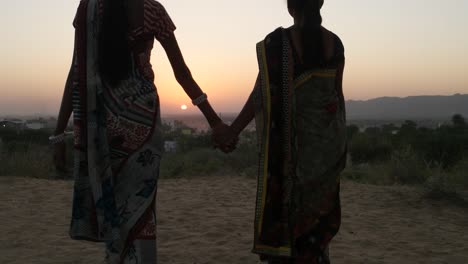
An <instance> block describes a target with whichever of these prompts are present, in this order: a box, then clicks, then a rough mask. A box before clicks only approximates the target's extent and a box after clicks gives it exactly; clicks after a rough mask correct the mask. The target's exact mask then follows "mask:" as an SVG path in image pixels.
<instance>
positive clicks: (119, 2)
mask: <svg viewBox="0 0 468 264" xmlns="http://www.w3.org/2000/svg"><path fill="white" fill-rule="evenodd" d="M103 4H104V6H103V15H102V24H101V25H102V28H101V33H100V36H99V58H98V64H99V71H100V73H101V74H102V75H103V77H104V78H105V79H106V80H107V81H108V82H110V83H111V84H116V83H118V82H119V81H121V80H123V79H125V78H126V77H127V75H128V74H129V72H130V67H131V58H130V48H129V43H128V38H127V36H128V28H129V26H128V24H129V23H128V11H127V7H126V5H125V1H124V0H104V2H103Z"/></svg>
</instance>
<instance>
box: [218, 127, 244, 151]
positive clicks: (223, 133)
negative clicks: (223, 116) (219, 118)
mask: <svg viewBox="0 0 468 264" xmlns="http://www.w3.org/2000/svg"><path fill="white" fill-rule="evenodd" d="M212 129H213V131H212V133H213V134H212V136H211V140H212V141H213V146H214V147H215V148H219V149H220V150H221V151H222V152H224V153H231V152H232V151H234V150H235V149H236V147H237V143H238V142H239V135H238V134H237V133H236V132H235V131H234V129H232V127H231V126H229V125H227V124H225V123H224V122H220V123H219V124H218V125H216V126H214V127H213V128H212Z"/></svg>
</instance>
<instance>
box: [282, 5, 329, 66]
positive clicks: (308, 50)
mask: <svg viewBox="0 0 468 264" xmlns="http://www.w3.org/2000/svg"><path fill="white" fill-rule="evenodd" d="M322 4H323V0H288V8H289V9H292V10H295V12H296V13H297V14H299V15H302V17H303V19H304V24H303V26H302V28H301V32H302V33H301V34H302V49H303V58H302V59H303V61H304V63H305V64H306V66H308V67H321V66H322V65H323V62H324V53H323V36H322V15H321V14H320V9H321V7H322Z"/></svg>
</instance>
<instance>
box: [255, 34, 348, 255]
mask: <svg viewBox="0 0 468 264" xmlns="http://www.w3.org/2000/svg"><path fill="white" fill-rule="evenodd" d="M257 55H258V63H259V70H260V74H259V80H258V82H257V87H256V89H255V91H254V93H253V97H254V101H255V107H256V116H255V120H256V127H257V134H258V147H259V171H258V189H257V200H256V213H255V235H254V249H253V252H254V253H257V254H260V256H261V257H262V259H269V260H271V259H272V258H273V259H274V258H280V257H281V258H286V259H295V260H297V261H298V262H294V263H300V262H299V261H300V260H305V261H306V262H304V263H326V262H320V261H319V260H321V259H323V258H324V256H325V255H326V252H327V250H328V244H329V242H330V241H331V239H332V238H333V237H334V236H335V235H336V233H337V232H338V230H339V227H340V221H341V208H340V200H339V188H340V178H339V174H340V172H341V171H342V170H343V169H344V167H345V163H346V131H345V130H346V121H345V108H344V105H342V103H341V101H340V99H339V94H338V93H339V91H337V89H336V74H337V69H336V68H334V67H333V66H330V67H324V68H320V69H309V70H305V71H303V72H302V73H300V74H297V73H295V67H294V66H295V65H294V59H293V54H292V48H291V45H290V42H289V37H288V36H287V34H286V30H284V29H281V28H280V29H278V30H276V31H275V32H273V33H271V34H270V35H269V36H268V37H267V38H266V39H265V40H264V41H262V42H260V43H258V44H257Z"/></svg>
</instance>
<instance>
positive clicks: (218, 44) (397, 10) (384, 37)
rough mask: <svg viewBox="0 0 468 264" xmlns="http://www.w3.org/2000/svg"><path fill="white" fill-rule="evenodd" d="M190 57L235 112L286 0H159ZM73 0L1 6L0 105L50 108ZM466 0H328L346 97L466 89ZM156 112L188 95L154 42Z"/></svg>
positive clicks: (204, 83)
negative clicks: (258, 46) (259, 46)
mask: <svg viewBox="0 0 468 264" xmlns="http://www.w3.org/2000/svg"><path fill="white" fill-rule="evenodd" d="M160 2H161V3H162V4H163V5H164V6H165V7H166V9H167V10H168V12H169V14H170V15H171V17H172V18H173V20H174V22H175V24H176V25H177V27H178V29H177V30H176V36H177V38H178V40H179V42H180V46H181V49H182V52H183V54H184V56H185V58H186V61H187V63H188V65H189V67H190V69H191V71H192V73H193V75H194V77H195V79H196V81H197V82H198V83H199V84H200V86H201V87H202V88H203V89H204V90H205V91H206V92H207V93H208V95H209V98H210V101H211V102H212V104H213V105H214V107H215V109H216V110H217V111H218V112H238V111H240V109H241V107H242V105H243V103H244V101H245V99H246V98H247V96H248V94H249V93H250V91H251V89H252V86H253V83H254V81H255V77H256V74H257V65H256V56H255V43H256V42H258V41H259V40H261V39H262V38H263V37H264V36H265V35H266V34H267V33H269V32H271V31H272V30H274V29H275V28H276V27H278V26H289V25H290V24H291V23H292V20H291V18H290V17H289V15H288V14H287V11H286V4H285V2H286V1H285V0H255V1H252V0H237V1H219V0H202V1H193V0H161V1H160ZM77 5H78V0H74V1H70V0H69V1H63V0H41V1H37V0H23V1H9V2H8V3H3V4H2V9H1V10H0V36H2V42H1V43H2V44H1V49H0V95H1V96H0V115H5V114H40V113H48V114H54V113H56V112H57V110H58V105H59V101H60V96H61V93H62V90H63V84H64V82H65V78H66V75H67V71H68V67H69V63H70V59H71V53H72V45H73V28H72V26H71V21H72V20H73V16H74V13H75V11H76V7H77ZM467 13H468V1H465V0H451V1H449V3H448V2H441V1H435V0H412V1H404V0H392V1H389V0H382V1H375V0H353V1H343V0H326V1H325V6H324V9H323V17H324V25H325V26H326V27H328V28H329V29H330V30H332V31H334V32H335V33H337V34H338V35H339V36H340V37H341V38H342V40H343V42H344V44H345V46H346V58H347V65H346V72H345V84H344V89H345V92H346V96H347V98H349V99H369V98H374V97H379V96H408V95H422V94H425V95H432V94H443V95H448V94H454V93H468V74H467V69H468V34H466V33H465V32H466V25H468V17H467V16H466V14H467ZM152 63H153V65H154V69H155V73H156V84H157V87H158V92H159V94H160V97H161V100H162V113H163V115H164V114H174V113H181V110H180V105H182V104H186V105H188V106H189V109H188V110H187V112H192V113H195V112H196V109H194V108H193V107H192V106H191V104H190V100H189V99H188V97H187V96H186V95H185V94H184V92H183V90H182V88H181V87H180V86H179V85H178V84H177V82H176V81H175V79H174V77H173V74H172V70H171V68H170V65H169V63H168V61H167V58H166V55H165V54H164V52H163V50H162V48H161V47H160V46H159V44H157V43H156V45H155V49H154V51H153V59H152Z"/></svg>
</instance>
